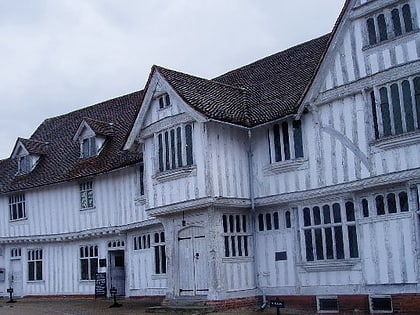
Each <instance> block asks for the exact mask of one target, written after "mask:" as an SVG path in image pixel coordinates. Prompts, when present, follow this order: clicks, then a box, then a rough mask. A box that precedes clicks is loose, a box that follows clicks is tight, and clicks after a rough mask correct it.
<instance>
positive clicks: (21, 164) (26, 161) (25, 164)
mask: <svg viewBox="0 0 420 315" xmlns="http://www.w3.org/2000/svg"><path fill="white" fill-rule="evenodd" d="M30 171H31V158H30V156H29V155H23V156H19V157H18V173H19V174H26V173H29V172H30Z"/></svg>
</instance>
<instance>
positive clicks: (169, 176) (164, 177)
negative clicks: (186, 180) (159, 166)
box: [153, 165, 196, 182]
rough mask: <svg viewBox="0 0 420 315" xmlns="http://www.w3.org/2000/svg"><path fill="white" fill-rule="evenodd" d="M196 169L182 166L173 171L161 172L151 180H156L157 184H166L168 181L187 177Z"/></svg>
mask: <svg viewBox="0 0 420 315" xmlns="http://www.w3.org/2000/svg"><path fill="white" fill-rule="evenodd" d="M195 169H196V166H195V165H192V166H184V167H180V168H177V169H174V170H169V171H163V172H160V173H158V174H156V175H155V176H153V179H155V180H157V181H158V182H166V181H170V180H175V179H179V178H183V177H188V176H190V175H191V173H192V172H193V171H194V170H195Z"/></svg>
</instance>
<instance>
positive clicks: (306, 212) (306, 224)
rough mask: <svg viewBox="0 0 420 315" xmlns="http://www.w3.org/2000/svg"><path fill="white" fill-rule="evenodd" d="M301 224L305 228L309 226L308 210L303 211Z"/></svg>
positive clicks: (309, 215)
mask: <svg viewBox="0 0 420 315" xmlns="http://www.w3.org/2000/svg"><path fill="white" fill-rule="evenodd" d="M303 222H304V225H305V226H310V225H311V210H310V209H309V208H304V209H303Z"/></svg>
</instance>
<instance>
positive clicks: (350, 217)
mask: <svg viewBox="0 0 420 315" xmlns="http://www.w3.org/2000/svg"><path fill="white" fill-rule="evenodd" d="M346 217H347V222H353V221H354V220H356V219H355V215H354V204H353V202H351V201H348V202H346Z"/></svg>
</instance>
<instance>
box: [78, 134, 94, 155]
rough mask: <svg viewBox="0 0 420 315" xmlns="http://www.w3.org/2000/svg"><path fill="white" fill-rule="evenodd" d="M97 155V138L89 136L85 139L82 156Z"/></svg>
mask: <svg viewBox="0 0 420 315" xmlns="http://www.w3.org/2000/svg"><path fill="white" fill-rule="evenodd" d="M96 155H97V150H96V138H95V137H89V138H86V139H83V141H82V150H81V157H82V158H88V157H92V156H96Z"/></svg>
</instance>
